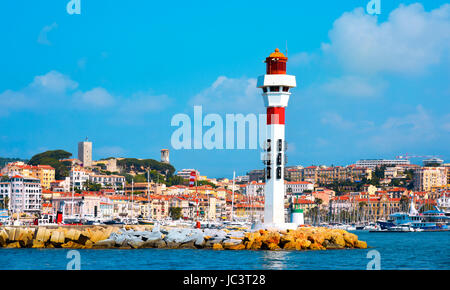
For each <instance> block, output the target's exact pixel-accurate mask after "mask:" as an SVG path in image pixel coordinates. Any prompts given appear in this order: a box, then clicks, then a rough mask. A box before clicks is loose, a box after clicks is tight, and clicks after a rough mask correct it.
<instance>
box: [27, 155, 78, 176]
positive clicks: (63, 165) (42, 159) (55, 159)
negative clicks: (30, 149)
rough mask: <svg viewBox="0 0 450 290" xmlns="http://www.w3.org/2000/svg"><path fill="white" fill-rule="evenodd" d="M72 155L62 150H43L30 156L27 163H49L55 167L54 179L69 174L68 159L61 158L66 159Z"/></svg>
mask: <svg viewBox="0 0 450 290" xmlns="http://www.w3.org/2000/svg"><path fill="white" fill-rule="evenodd" d="M70 156H72V153H69V152H67V151H64V150H53V151H45V152H43V153H39V154H36V155H34V156H33V157H31V159H30V161H28V164H29V165H50V166H51V167H53V168H55V179H57V180H60V179H64V177H67V176H69V171H70V167H71V165H72V164H71V163H70V162H69V161H65V162H61V161H60V160H61V159H67V158H69V157H70Z"/></svg>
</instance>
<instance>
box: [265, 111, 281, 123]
mask: <svg viewBox="0 0 450 290" xmlns="http://www.w3.org/2000/svg"><path fill="white" fill-rule="evenodd" d="M271 124H280V125H284V107H269V108H267V125H271Z"/></svg>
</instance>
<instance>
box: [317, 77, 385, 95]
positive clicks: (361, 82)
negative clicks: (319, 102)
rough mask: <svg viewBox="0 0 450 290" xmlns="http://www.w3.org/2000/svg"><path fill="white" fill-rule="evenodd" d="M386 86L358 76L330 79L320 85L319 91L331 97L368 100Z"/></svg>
mask: <svg viewBox="0 0 450 290" xmlns="http://www.w3.org/2000/svg"><path fill="white" fill-rule="evenodd" d="M385 87H386V85H385V84H384V83H383V82H381V81H378V80H374V79H372V80H371V79H368V78H364V77H359V76H342V77H339V78H332V79H330V80H329V81H328V82H326V83H323V84H321V85H320V87H319V89H320V90H322V91H323V92H324V93H326V94H328V95H333V96H343V97H354V98H369V97H376V96H379V95H380V94H381V93H382V92H383V90H384V89H385Z"/></svg>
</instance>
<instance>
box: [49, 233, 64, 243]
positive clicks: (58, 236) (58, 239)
mask: <svg viewBox="0 0 450 290" xmlns="http://www.w3.org/2000/svg"><path fill="white" fill-rule="evenodd" d="M64 239H65V237H64V232H62V231H61V232H60V231H58V230H56V231H53V233H52V236H51V238H50V242H52V243H55V244H63V243H64Z"/></svg>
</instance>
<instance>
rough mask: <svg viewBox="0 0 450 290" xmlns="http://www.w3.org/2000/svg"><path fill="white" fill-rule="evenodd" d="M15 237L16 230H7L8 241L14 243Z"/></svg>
mask: <svg viewBox="0 0 450 290" xmlns="http://www.w3.org/2000/svg"><path fill="white" fill-rule="evenodd" d="M15 235H16V228H9V229H8V240H10V241H15V240H14V237H15Z"/></svg>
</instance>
